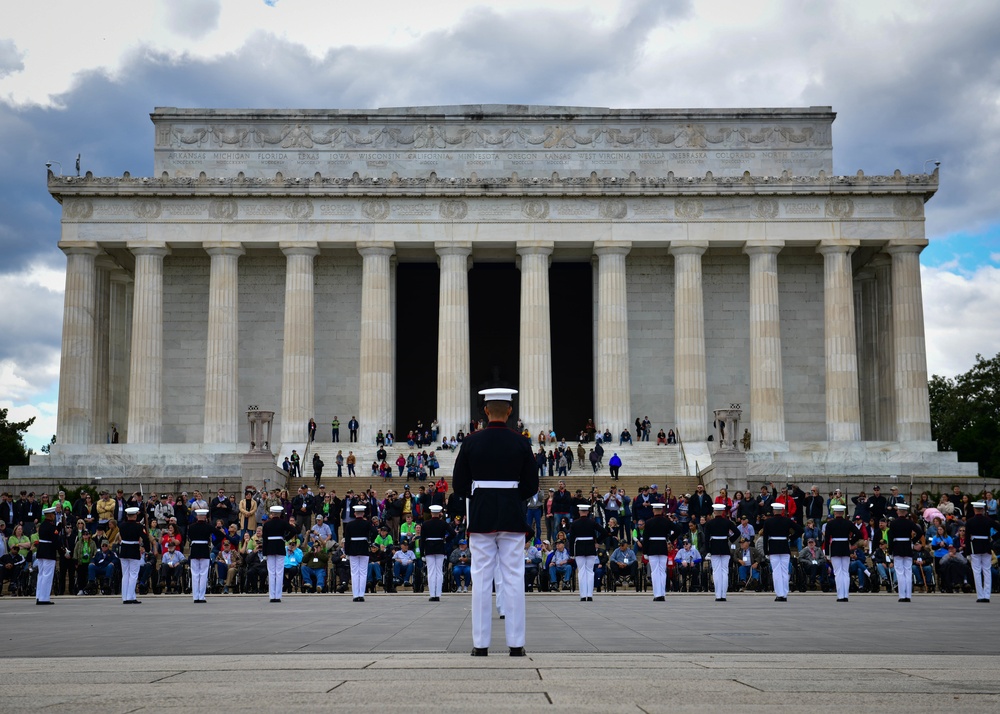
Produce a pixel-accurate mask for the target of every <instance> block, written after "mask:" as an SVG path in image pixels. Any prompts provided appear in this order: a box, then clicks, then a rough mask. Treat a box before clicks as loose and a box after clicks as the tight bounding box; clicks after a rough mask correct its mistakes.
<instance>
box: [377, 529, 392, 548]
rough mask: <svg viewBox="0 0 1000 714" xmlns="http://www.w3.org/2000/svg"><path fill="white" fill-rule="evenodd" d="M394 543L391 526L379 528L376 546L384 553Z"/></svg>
mask: <svg viewBox="0 0 1000 714" xmlns="http://www.w3.org/2000/svg"><path fill="white" fill-rule="evenodd" d="M392 543H393V541H392V535H391V534H390V533H389V526H387V525H385V524H382V525H381V526H379V528H378V535H377V536H375V545H377V546H378V548H379V550H380V551H382V552H383V553H384V552H385V550H386V548H388V547H389V546H391V545H392Z"/></svg>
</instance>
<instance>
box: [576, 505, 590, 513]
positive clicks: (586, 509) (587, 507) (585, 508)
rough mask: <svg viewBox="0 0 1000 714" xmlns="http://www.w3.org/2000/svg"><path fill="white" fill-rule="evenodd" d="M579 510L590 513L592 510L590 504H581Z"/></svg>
mask: <svg viewBox="0 0 1000 714" xmlns="http://www.w3.org/2000/svg"><path fill="white" fill-rule="evenodd" d="M577 509H578V510H581V511H589V510H590V504H589V503H581V504H579V505H578V506H577Z"/></svg>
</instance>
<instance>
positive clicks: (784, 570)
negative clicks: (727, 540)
mask: <svg viewBox="0 0 1000 714" xmlns="http://www.w3.org/2000/svg"><path fill="white" fill-rule="evenodd" d="M771 512H772V515H771V517H770V518H768V519H767V520H766V521H764V525H763V526H762V527H761V535H762V537H763V539H764V555H766V556H767V558H768V560H769V561H770V563H771V579H772V580H773V581H774V601H775V602H787V601H788V561H789V560H790V559H791V554H792V549H791V545H790V543H789V542H788V539H789V538H792V539H796V538H798V537H800V536H801V535H802V526H800V525H799V524H798V523H796V522H795V521H793V520H792V519H791V518H789V517H788V516H786V515H785V504H784V503H781V502H780V501H775V502H774V503H772V504H771Z"/></svg>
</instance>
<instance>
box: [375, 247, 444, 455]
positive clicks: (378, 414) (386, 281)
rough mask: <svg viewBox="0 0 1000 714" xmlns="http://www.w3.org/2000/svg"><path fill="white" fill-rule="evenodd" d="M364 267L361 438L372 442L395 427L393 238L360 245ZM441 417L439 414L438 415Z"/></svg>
mask: <svg viewBox="0 0 1000 714" xmlns="http://www.w3.org/2000/svg"><path fill="white" fill-rule="evenodd" d="M358 252H359V253H360V254H361V257H362V267H361V370H360V375H361V379H360V387H361V394H360V396H359V400H358V402H359V403H358V422H360V430H359V434H358V439H359V441H360V443H362V444H368V445H369V446H370V445H372V444H374V443H375V434H376V433H378V430H379V429H383V430H384V429H388V428H392V427H393V424H392V414H393V407H394V403H395V379H396V375H395V374H393V371H392V362H393V360H392V352H393V350H394V349H395V347H394V345H393V332H394V330H393V324H392V314H393V312H392V299H391V296H392V286H391V275H392V273H391V271H390V260H389V259H390V258H391V257H392V255H393V253H394V252H395V247H394V245H393V244H392V243H391V242H387V243H365V244H361V245H359V246H358ZM439 418H440V417H439Z"/></svg>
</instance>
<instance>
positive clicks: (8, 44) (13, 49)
mask: <svg viewBox="0 0 1000 714" xmlns="http://www.w3.org/2000/svg"><path fill="white" fill-rule="evenodd" d="M22 69H24V53H23V52H21V51H20V50H18V49H17V45H15V44H14V40H4V39H0V79H2V78H3V77H6V76H7V75H8V74H14V72H20V71H21V70H22Z"/></svg>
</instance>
